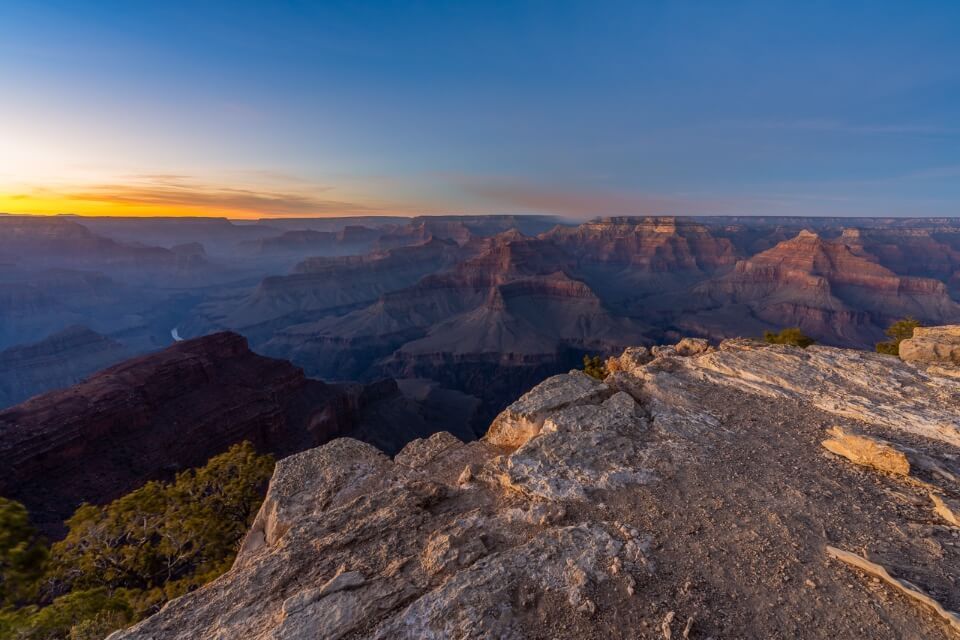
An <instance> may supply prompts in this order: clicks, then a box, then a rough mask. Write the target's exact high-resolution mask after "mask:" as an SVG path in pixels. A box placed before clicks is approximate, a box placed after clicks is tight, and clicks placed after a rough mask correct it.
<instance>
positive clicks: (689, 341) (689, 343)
mask: <svg viewBox="0 0 960 640" xmlns="http://www.w3.org/2000/svg"><path fill="white" fill-rule="evenodd" d="M674 349H676V352H677V355H680V356H695V355H697V354H698V353H706V352H707V351H709V350H710V343H709V342H708V341H707V340H705V339H704V338H684V339H683V340H681V341H680V342H678V343H677V345H676V347H674Z"/></svg>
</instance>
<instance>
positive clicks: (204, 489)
mask: <svg viewBox="0 0 960 640" xmlns="http://www.w3.org/2000/svg"><path fill="white" fill-rule="evenodd" d="M273 465H274V461H273V457H272V456H269V455H259V454H257V452H256V451H255V450H254V448H253V446H252V445H251V444H250V443H249V442H244V443H242V444H238V445H235V446H233V447H231V448H230V449H229V450H228V451H227V452H226V453H223V454H221V455H218V456H216V457H214V458H211V459H210V461H209V462H208V463H207V464H206V466H204V467H201V468H199V469H192V470H189V471H185V472H183V473H180V474H178V475H177V477H176V479H175V480H174V481H173V482H170V483H162V482H148V483H147V484H146V485H144V486H143V487H141V488H139V489H137V490H136V491H133V492H131V493H129V494H127V495H125V496H123V497H121V498H118V499H117V500H114V501H113V502H111V503H110V504H107V505H103V506H94V505H89V504H84V505H81V506H80V508H78V509H77V511H76V512H75V513H74V514H73V516H72V517H71V518H70V519H69V520H68V521H67V527H68V532H67V536H66V537H65V538H64V539H63V540H61V541H60V542H57V543H56V544H54V545H53V547H52V548H51V549H50V551H49V562H48V563H47V570H46V572H45V574H44V576H43V579H42V582H43V585H44V589H43V591H46V592H47V595H46V600H44V599H43V597H44V594H43V593H41V594H40V596H39V597H37V598H35V601H34V602H33V603H29V604H30V605H31V606H21V608H19V609H15V608H13V607H8V608H7V609H4V610H3V611H0V637H8V636H9V637H17V638H25V639H30V640H46V639H47V638H67V637H69V638H71V639H74V640H85V639H87V638H96V637H103V636H106V635H107V634H108V633H109V632H111V631H113V630H115V629H118V628H122V627H124V626H126V625H128V624H130V623H132V622H135V621H137V620H139V619H141V618H143V617H145V616H147V615H150V614H152V613H154V612H155V611H157V610H158V609H159V608H160V607H161V606H162V605H163V603H165V602H166V601H167V600H170V599H172V598H175V597H177V596H179V595H182V594H184V593H187V592H188V591H191V590H193V589H195V588H197V587H198V586H200V585H202V584H204V583H206V582H209V581H210V580H213V579H214V578H216V577H217V576H218V575H220V574H221V573H223V572H224V571H226V570H227V569H228V568H229V567H230V565H231V563H232V562H233V558H234V556H235V555H236V550H237V547H238V544H239V542H240V540H241V538H242V537H243V535H244V534H245V533H246V531H247V529H248V528H249V527H250V525H251V524H252V523H253V518H254V516H255V515H256V512H257V509H258V508H259V506H260V502H261V501H262V496H263V490H264V488H265V486H266V483H267V481H268V480H269V479H270V475H271V473H272V472H273ZM14 504H18V503H14ZM19 507H20V508H21V509H22V505H19ZM23 513H24V514H25V510H24V512H23ZM19 521H20V520H19V516H17V518H13V519H12V523H13V524H12V525H10V526H8V527H7V528H6V529H5V530H2V531H0V540H3V539H5V536H7V537H11V539H13V538H17V536H19V538H20V539H22V538H24V534H23V533H22V532H20V533H17V532H18V531H20V529H18V526H19V524H18V523H19ZM2 522H3V521H2V520H0V526H2ZM31 575H33V586H32V592H31V593H33V594H35V593H36V591H37V589H36V582H37V580H36V579H37V577H38V575H36V572H35V573H34V574H31ZM5 582H6V580H5ZM11 584H12V582H11ZM60 594H64V595H60ZM55 595H59V597H56V598H54V599H53V600H52V601H51V600H50V598H51V597H52V596H55ZM21 604H25V603H23V601H22V600H21ZM41 605H46V606H41Z"/></svg>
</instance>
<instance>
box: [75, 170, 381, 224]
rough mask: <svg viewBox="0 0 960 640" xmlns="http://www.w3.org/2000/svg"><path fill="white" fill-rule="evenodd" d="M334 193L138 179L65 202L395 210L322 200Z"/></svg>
mask: <svg viewBox="0 0 960 640" xmlns="http://www.w3.org/2000/svg"><path fill="white" fill-rule="evenodd" d="M331 191H333V188H332V187H323V186H320V187H311V188H310V189H309V190H303V191H283V190H272V189H259V188H258V189H253V188H239V187H229V186H222V185H214V184H205V183H201V182H198V181H196V180H194V179H191V178H190V177H188V176H183V175H176V174H141V175H138V176H135V177H133V179H132V180H131V181H130V182H122V183H121V182H117V183H110V184H96V185H89V186H85V187H83V188H79V189H75V190H68V191H65V192H63V193H62V196H63V197H64V198H66V199H68V200H74V201H84V202H96V203H103V204H110V205H117V204H119V205H136V206H143V205H151V206H157V207H164V206H166V207H171V208H173V209H182V208H191V209H215V210H219V211H237V212H244V213H250V214H258V215H263V216H271V215H330V214H367V213H382V212H383V211H385V210H393V209H392V207H389V206H385V205H382V204H376V205H374V204H369V203H365V202H359V201H351V200H346V199H335V198H326V197H323V196H322V194H325V193H329V192H331Z"/></svg>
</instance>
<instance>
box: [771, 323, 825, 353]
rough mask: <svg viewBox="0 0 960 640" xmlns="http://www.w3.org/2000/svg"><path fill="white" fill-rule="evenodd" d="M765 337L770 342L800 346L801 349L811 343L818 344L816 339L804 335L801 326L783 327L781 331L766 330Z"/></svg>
mask: <svg viewBox="0 0 960 640" xmlns="http://www.w3.org/2000/svg"><path fill="white" fill-rule="evenodd" d="M763 339H764V340H765V341H766V342H768V343H769V344H789V345H792V346H794V347H800V348H801V349H806V348H807V347H809V346H810V345H812V344H816V340H814V339H813V338H811V337H810V336H807V335H804V333H803V332H802V331H800V327H790V328H788V329H781V330H780V333H774V332H773V331H764V332H763Z"/></svg>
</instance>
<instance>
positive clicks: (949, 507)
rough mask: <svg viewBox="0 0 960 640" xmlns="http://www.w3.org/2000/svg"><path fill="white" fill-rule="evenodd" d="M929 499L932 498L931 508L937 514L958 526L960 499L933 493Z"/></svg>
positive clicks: (959, 520) (959, 524)
mask: <svg viewBox="0 0 960 640" xmlns="http://www.w3.org/2000/svg"><path fill="white" fill-rule="evenodd" d="M930 499H931V500H933V510H934V511H936V513H937V515H938V516H940V517H941V518H943V519H944V520H946V521H947V522H949V523H950V524H952V525H953V526H955V527H960V501H958V500H954V499H952V498H945V497H943V496H939V495H937V494H935V493H931V494H930Z"/></svg>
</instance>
